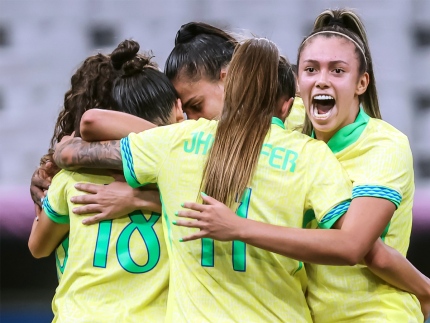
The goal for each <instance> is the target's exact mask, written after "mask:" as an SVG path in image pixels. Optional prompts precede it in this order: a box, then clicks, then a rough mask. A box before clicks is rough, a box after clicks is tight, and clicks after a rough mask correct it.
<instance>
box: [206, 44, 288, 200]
mask: <svg viewBox="0 0 430 323" xmlns="http://www.w3.org/2000/svg"><path fill="white" fill-rule="evenodd" d="M278 76H280V78H281V79H279V78H278ZM294 93H295V81H294V74H293V72H292V68H291V65H290V63H289V62H288V61H287V60H286V59H285V58H283V57H280V55H279V50H278V48H277V46H276V45H275V44H274V43H273V42H271V41H269V40H267V39H263V38H252V39H248V40H245V41H244V42H243V43H241V44H240V45H238V47H237V48H236V50H235V52H234V54H233V58H232V61H231V63H230V67H229V72H228V74H227V79H226V86H225V101H224V108H223V111H222V114H221V117H220V121H219V122H218V126H217V131H216V136H215V140H214V143H213V146H212V148H211V151H210V155H209V158H208V160H207V163H206V166H205V170H204V173H203V179H202V183H201V189H202V191H203V192H205V193H206V194H208V195H209V196H212V197H213V198H215V199H217V200H218V201H220V202H222V203H225V204H227V205H228V206H231V205H232V204H233V203H234V199H235V198H236V196H239V197H240V196H242V194H243V193H244V191H245V189H246V187H247V185H248V183H249V181H250V179H251V178H252V175H253V174H254V171H255V169H256V167H257V164H258V158H259V156H260V152H261V148H262V146H263V143H264V139H265V137H266V134H267V132H268V131H269V129H270V125H271V120H272V117H273V116H274V115H275V113H276V111H277V101H278V99H280V98H281V97H283V96H286V97H293V96H294Z"/></svg>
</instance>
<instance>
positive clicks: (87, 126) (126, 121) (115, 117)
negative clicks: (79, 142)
mask: <svg viewBox="0 0 430 323" xmlns="http://www.w3.org/2000/svg"><path fill="white" fill-rule="evenodd" d="M155 127H156V125H154V124H153V123H151V122H149V121H146V120H144V119H141V118H139V117H136V116H133V115H131V114H128V113H124V112H117V111H109V110H99V109H91V110H88V111H87V112H85V113H84V115H83V116H82V119H81V127H80V130H81V136H82V139H84V140H86V141H103V140H119V139H121V138H124V137H127V136H128V135H129V134H130V133H131V132H135V133H139V132H142V131H145V130H148V129H152V128H155Z"/></svg>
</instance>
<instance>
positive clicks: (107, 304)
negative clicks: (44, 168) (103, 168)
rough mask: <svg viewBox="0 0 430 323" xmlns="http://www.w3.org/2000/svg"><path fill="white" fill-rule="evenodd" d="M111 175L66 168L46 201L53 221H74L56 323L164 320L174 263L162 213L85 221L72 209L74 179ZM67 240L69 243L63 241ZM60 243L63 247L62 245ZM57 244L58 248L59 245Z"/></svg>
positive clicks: (100, 179) (101, 180)
mask: <svg viewBox="0 0 430 323" xmlns="http://www.w3.org/2000/svg"><path fill="white" fill-rule="evenodd" d="M111 182H113V178H112V177H110V176H102V175H92V174H85V173H76V172H69V171H64V170H63V171H61V172H60V173H58V174H57V175H56V176H55V177H54V178H53V180H52V184H51V187H50V188H49V190H48V195H47V196H46V198H45V200H44V205H43V208H44V211H45V213H46V214H47V215H48V217H49V218H51V220H53V221H54V222H58V223H70V232H69V237H68V241H69V243H68V248H67V249H68V250H66V251H67V254H68V256H67V258H66V261H63V262H61V259H63V258H62V257H63V256H62V255H60V257H59V260H60V261H59V263H57V265H59V266H60V268H61V270H60V272H61V273H62V277H61V280H60V282H59V286H58V288H57V290H56V293H55V297H54V300H53V302H52V308H53V312H54V315H55V318H54V322H68V323H69V322H84V321H85V322H154V323H158V322H163V320H164V319H165V315H166V308H167V295H168V284H169V264H168V254H167V250H166V244H165V239H164V236H163V228H162V224H161V215H160V214H158V213H152V214H151V213H148V214H146V213H145V214H143V213H142V212H140V211H134V212H132V213H131V214H129V216H128V217H126V218H122V219H117V220H113V221H112V220H106V221H102V222H100V223H99V224H97V225H91V226H84V225H83V224H82V220H83V218H84V217H83V216H77V215H75V214H74V213H73V212H72V210H73V208H74V207H76V206H77V205H76V204H73V203H71V202H70V198H71V197H72V196H75V195H82V194H83V193H82V192H79V191H77V190H76V189H75V187H74V184H75V183H93V184H109V183H111ZM62 245H64V242H63V243H62ZM62 245H60V246H59V248H58V249H60V248H61V246H62ZM58 249H57V252H59V250H58Z"/></svg>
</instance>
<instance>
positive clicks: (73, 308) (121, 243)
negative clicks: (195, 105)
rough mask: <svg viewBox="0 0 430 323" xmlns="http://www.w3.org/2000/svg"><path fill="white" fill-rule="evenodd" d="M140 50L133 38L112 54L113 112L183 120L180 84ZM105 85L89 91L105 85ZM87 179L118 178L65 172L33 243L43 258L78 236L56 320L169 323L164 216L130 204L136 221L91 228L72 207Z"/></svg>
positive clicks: (58, 179) (67, 123)
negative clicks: (175, 84)
mask: <svg viewBox="0 0 430 323" xmlns="http://www.w3.org/2000/svg"><path fill="white" fill-rule="evenodd" d="M138 50H139V45H138V44H137V43H136V42H134V41H125V42H123V43H121V44H120V45H119V46H118V48H117V49H116V50H115V51H114V52H113V53H112V55H111V57H110V58H109V60H110V61H109V64H110V65H111V66H113V69H114V71H113V72H114V75H115V77H114V78H113V79H112V81H113V85H112V88H111V91H109V92H110V93H105V94H106V98H105V99H107V98H110V101H109V105H110V106H111V107H112V108H115V109H117V110H119V111H126V112H128V113H132V114H134V115H136V116H139V117H144V118H145V119H147V120H150V121H151V122H153V123H155V124H158V125H165V124H170V123H175V122H178V121H181V120H182V119H183V115H182V110H181V108H180V101H179V100H178V97H177V94H176V91H175V89H174V87H173V85H172V84H171V82H170V81H169V80H168V79H167V77H166V76H165V75H164V74H163V73H162V72H160V71H159V70H158V68H157V66H156V64H155V63H153V62H151V61H150V60H151V58H150V57H148V56H145V55H141V54H136V53H137V52H138ZM81 70H82V69H81ZM99 72H100V70H99ZM101 79H102V78H101ZM97 80H98V78H95V79H94V80H91V81H90V82H87V83H85V86H87V87H89V88H92V87H93V86H97ZM72 92H73V91H72ZM77 95H79V93H77ZM71 110H72V111H69V112H70V115H69V117H68V119H67V121H65V122H64V123H63V124H62V126H63V128H64V129H66V128H67V127H70V126H73V124H74V123H75V120H74V119H73V113H72V112H73V111H75V112H76V110H73V108H72V109H71ZM82 181H83V182H87V183H97V184H109V183H111V182H112V181H113V178H112V177H110V176H108V175H107V173H106V172H96V171H94V170H92V172H90V173H89V172H86V171H85V170H83V172H81V173H76V172H70V171H61V172H60V173H58V174H57V175H56V176H55V177H54V179H53V181H52V184H51V187H50V188H49V191H48V195H47V196H46V197H45V200H44V203H43V211H42V212H41V214H40V216H39V221H35V222H34V225H33V229H32V233H31V236H30V239H29V247H30V250H31V252H32V253H33V255H34V256H35V257H43V256H48V255H49V254H50V253H51V252H52V251H53V249H54V248H55V247H56V246H57V245H58V243H59V242H60V241H61V240H62V239H63V237H64V235H66V234H67V233H68V232H69V231H70V232H69V237H68V239H69V242H70V245H69V248H68V257H67V259H66V260H65V261H64V264H63V268H62V269H63V277H62V279H61V281H60V284H59V287H58V288H57V290H56V295H55V298H54V301H53V311H54V314H55V318H54V321H59V322H63V321H67V322H68V321H72V320H76V319H79V320H82V319H85V320H88V321H99V322H120V321H121V322H122V321H133V322H134V321H145V322H162V321H163V320H164V317H165V313H166V303H167V294H168V277H169V266H168V258H167V251H166V245H165V240H164V237H163V231H162V227H161V220H160V214H159V213H151V212H149V213H148V212H145V213H143V212H141V211H139V210H135V208H133V206H131V205H130V214H129V217H128V218H125V219H120V220H115V221H104V222H101V223H100V224H99V226H98V227H96V226H94V227H91V228H90V227H83V226H82V224H81V221H80V219H78V218H77V217H76V215H75V214H74V213H73V208H74V206H75V204H74V203H72V202H71V200H72V199H73V196H74V195H76V192H77V191H76V189H75V188H74V184H75V183H77V182H82ZM64 267H65V268H64Z"/></svg>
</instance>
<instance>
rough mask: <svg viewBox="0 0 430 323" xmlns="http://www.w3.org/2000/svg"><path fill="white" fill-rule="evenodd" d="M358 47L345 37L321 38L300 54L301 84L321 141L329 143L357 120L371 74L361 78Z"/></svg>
mask: <svg viewBox="0 0 430 323" xmlns="http://www.w3.org/2000/svg"><path fill="white" fill-rule="evenodd" d="M357 55H358V54H357V52H356V48H355V45H354V44H353V43H352V42H351V41H349V40H348V39H346V38H344V37H337V36H332V37H330V38H327V37H326V36H324V35H319V36H315V37H312V38H311V39H309V40H308V41H307V43H306V45H305V47H304V49H303V50H302V52H301V54H300V61H299V66H298V85H299V87H300V95H301V97H302V99H303V103H304V105H305V107H306V113H307V115H308V117H309V118H310V120H311V122H312V125H313V127H314V130H315V135H316V137H317V138H318V139H320V140H324V141H325V142H327V141H328V140H330V138H331V137H332V136H333V135H334V134H335V133H336V132H337V131H339V130H340V129H341V128H343V127H345V126H346V125H348V124H351V123H353V122H354V121H355V119H356V117H357V115H358V112H359V95H361V94H363V93H364V92H365V91H366V88H367V85H368V83H369V75H368V74H367V73H364V74H363V75H359V64H360V62H359V57H358V56H357Z"/></svg>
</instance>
